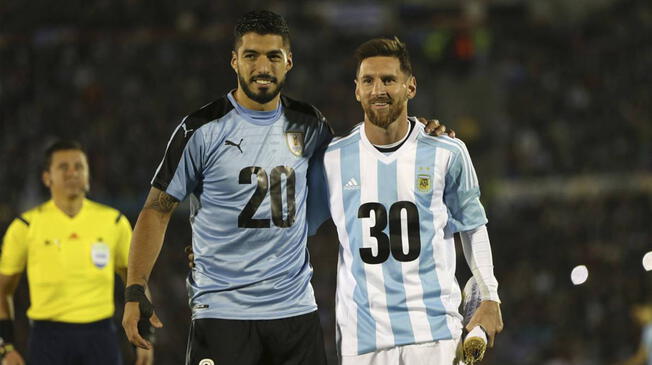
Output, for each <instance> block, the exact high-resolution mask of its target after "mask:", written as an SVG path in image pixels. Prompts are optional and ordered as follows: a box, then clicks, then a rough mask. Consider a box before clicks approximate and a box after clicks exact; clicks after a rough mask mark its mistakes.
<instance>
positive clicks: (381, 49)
mask: <svg viewBox="0 0 652 365" xmlns="http://www.w3.org/2000/svg"><path fill="white" fill-rule="evenodd" d="M377 56H388V57H396V58H398V60H399V62H400V64H401V71H403V72H405V73H406V74H407V75H408V76H412V64H411V63H410V55H409V54H408V50H407V47H406V46H405V43H403V42H401V41H400V40H399V39H398V37H394V39H389V38H374V39H371V40H368V41H366V42H364V43H362V44H361V45H360V46H359V47H358V48H357V49H356V50H355V59H356V61H357V66H356V68H355V75H356V77H357V76H358V72H360V64H361V63H362V61H363V60H364V59H366V58H370V57H377Z"/></svg>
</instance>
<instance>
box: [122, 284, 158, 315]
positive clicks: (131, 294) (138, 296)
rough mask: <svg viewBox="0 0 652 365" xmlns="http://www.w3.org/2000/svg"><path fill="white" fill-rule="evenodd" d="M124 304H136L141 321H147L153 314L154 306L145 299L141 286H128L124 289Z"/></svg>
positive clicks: (143, 289)
mask: <svg viewBox="0 0 652 365" xmlns="http://www.w3.org/2000/svg"><path fill="white" fill-rule="evenodd" d="M125 302H138V308H139V309H140V318H141V319H149V317H151V316H152V314H154V305H152V302H150V301H149V299H147V296H146V295H145V287H144V286H142V285H138V284H134V285H129V286H128V287H127V288H126V289H125Z"/></svg>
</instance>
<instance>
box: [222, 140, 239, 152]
mask: <svg viewBox="0 0 652 365" xmlns="http://www.w3.org/2000/svg"><path fill="white" fill-rule="evenodd" d="M224 144H225V145H227V146H234V147H238V150H240V153H244V152H242V148H240V145H241V144H242V138H240V143H237V144H236V143H235V142H231V141H229V140H228V139H227V140H226V141H225V142H224Z"/></svg>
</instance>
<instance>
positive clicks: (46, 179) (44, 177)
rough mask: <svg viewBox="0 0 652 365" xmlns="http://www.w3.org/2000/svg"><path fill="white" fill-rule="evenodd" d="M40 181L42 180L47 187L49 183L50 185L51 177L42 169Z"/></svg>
mask: <svg viewBox="0 0 652 365" xmlns="http://www.w3.org/2000/svg"><path fill="white" fill-rule="evenodd" d="M41 181H43V185H45V187H47V188H49V187H50V185H52V178H51V177H50V173H49V172H47V171H43V174H41Z"/></svg>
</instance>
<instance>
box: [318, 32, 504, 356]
mask: <svg viewBox="0 0 652 365" xmlns="http://www.w3.org/2000/svg"><path fill="white" fill-rule="evenodd" d="M356 58H357V60H358V69H357V73H356V79H355V83H356V89H355V95H356V98H357V100H358V101H359V102H360V103H361V105H362V109H363V111H364V122H363V123H361V124H359V125H358V126H356V127H355V128H354V129H353V130H352V131H351V132H350V133H349V134H348V135H346V136H344V137H341V138H337V139H335V140H333V141H332V142H331V143H330V145H329V146H328V148H327V150H326V151H325V153H324V157H323V159H322V160H321V161H322V162H323V166H322V167H323V168H322V169H319V168H316V169H313V170H312V171H314V172H315V173H314V174H313V173H312V171H311V176H310V178H309V180H310V189H311V195H310V202H309V211H308V214H309V223H310V225H311V231H315V230H316V227H318V226H319V224H320V223H321V222H323V221H324V220H325V219H326V218H327V216H328V214H322V212H323V211H324V210H323V209H322V207H323V206H327V207H329V211H330V215H331V216H332V218H333V221H334V222H335V225H336V226H337V232H338V236H339V241H340V246H339V262H338V274H337V300H336V321H337V345H338V346H337V347H338V352H339V356H340V360H341V364H344V365H349V364H350V365H366V364H369V365H371V364H375V365H378V364H381V365H383V364H387V365H390V364H391V365H397V364H409V365H420V364H424V365H425V364H438V365H444V364H454V363H458V361H459V360H460V359H459V357H458V355H457V354H458V353H459V351H458V350H459V349H460V343H461V335H462V317H461V315H460V313H459V312H458V307H459V305H460V300H461V293H460V288H459V285H458V283H457V280H456V279H455V243H454V239H453V234H454V233H457V232H459V233H460V234H461V240H462V244H463V248H464V254H465V256H466V259H467V262H468V264H469V266H470V268H471V271H472V272H473V276H474V278H475V279H476V281H477V282H478V285H479V289H480V293H481V299H482V302H481V304H480V306H479V307H478V309H477V310H476V312H475V315H474V316H473V318H472V319H471V321H470V322H469V324H468V326H467V329H468V330H471V329H473V328H474V327H476V326H481V327H482V328H483V329H484V330H485V331H486V333H487V335H488V337H489V345H490V346H493V341H494V336H495V334H496V333H498V332H500V331H501V330H502V327H503V324H502V318H501V312H500V307H499V303H500V300H499V297H498V291H497V290H498V283H497V280H496V279H495V277H494V274H493V262H492V257H491V247H490V243H489V237H488V234H487V229H486V226H485V224H486V223H487V218H486V216H485V212H484V208H483V206H482V204H481V203H480V200H479V197H480V190H479V187H478V180H477V177H476V174H475V171H474V168H473V164H472V162H471V158H470V157H469V154H468V151H467V149H466V147H465V145H464V143H462V142H461V141H460V140H457V139H453V138H449V137H446V136H442V137H432V136H429V135H427V134H425V133H424V129H423V126H422V125H421V124H420V123H418V122H416V121H415V120H412V119H411V118H410V119H409V118H408V116H407V115H408V114H407V104H408V101H409V99H412V98H413V97H414V96H415V95H416V80H415V78H414V76H413V75H412V69H411V66H410V61H409V57H408V54H407V50H406V48H405V45H404V44H402V43H401V42H400V41H398V39H394V40H390V39H374V40H371V41H368V42H366V43H364V44H362V45H361V46H360V47H359V48H358V49H357V51H356ZM316 166H317V165H316ZM320 170H321V173H322V175H321V177H320ZM323 187H327V192H325V193H324V194H321V195H320V194H315V193H314V192H315V191H316V190H318V189H320V188H323ZM320 197H325V199H324V200H321V201H320V200H319V198H320ZM313 198H315V200H313Z"/></svg>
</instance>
